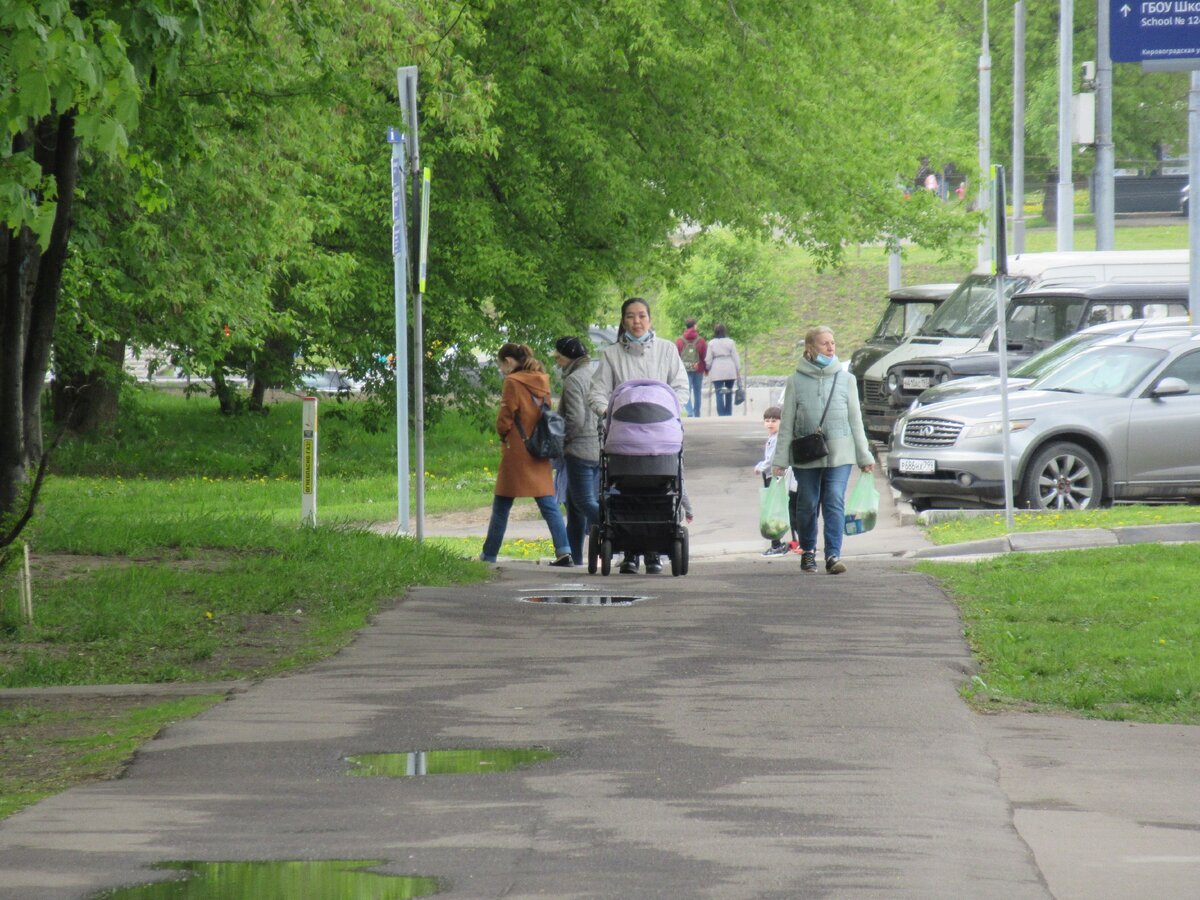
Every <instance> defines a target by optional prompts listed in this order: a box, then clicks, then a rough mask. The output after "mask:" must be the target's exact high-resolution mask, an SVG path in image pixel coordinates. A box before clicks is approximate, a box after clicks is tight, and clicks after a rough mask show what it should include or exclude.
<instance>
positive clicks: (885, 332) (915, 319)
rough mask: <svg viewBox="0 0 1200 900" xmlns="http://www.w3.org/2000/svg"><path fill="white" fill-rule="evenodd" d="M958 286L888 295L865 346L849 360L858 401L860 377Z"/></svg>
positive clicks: (912, 289) (927, 287)
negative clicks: (856, 383)
mask: <svg viewBox="0 0 1200 900" xmlns="http://www.w3.org/2000/svg"><path fill="white" fill-rule="evenodd" d="M956 287H958V285H957V284H914V285H911V286H909V287H902V288H897V289H896V290H894V291H889V292H888V295H887V297H888V305H887V308H886V309H885V310H884V311H883V315H882V316H880V318H879V324H877V325H876V326H875V331H874V332H873V333H872V334H871V336H870V337H869V338H868V339H867V342H866V343H865V344H864V345H863V346H861V347H859V348H858V349H857V350H855V351H854V355H853V356H851V357H850V366H849V368H850V374H852V375H853V376H854V377H855V378H857V379H858V399H859V402H860V403H861V402H862V399H863V374H864V373H865V372H866V371H867V369H869V368H871V366H873V365H875V363H876V362H878V361H879V360H881V359H883V357H885V356H887V355H888V354H889V353H891V352H892V351H893V350H895V349H896V348H897V347H899V346H900V342H901V341H903V340H904V339H905V338H906V337H908V336H909V335H910V334H913V333H914V332H915V331H916V330H917V329H918V328H920V327H921V324H922V323H923V322H924V321H925V320H926V319H928V318H929V317H930V315H932V314H933V311H934V310H935V309H937V308H938V304H940V303H941V302H942V301H943V300H945V299H946V298H947V297H949V296H950V294H951V293H953V291H954V289H955V288H956Z"/></svg>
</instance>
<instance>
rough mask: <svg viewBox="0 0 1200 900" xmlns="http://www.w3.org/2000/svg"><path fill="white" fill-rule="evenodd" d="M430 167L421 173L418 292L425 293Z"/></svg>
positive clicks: (427, 256) (427, 257)
mask: <svg viewBox="0 0 1200 900" xmlns="http://www.w3.org/2000/svg"><path fill="white" fill-rule="evenodd" d="M430 177H431V176H430V173H429V167H428V166H426V167H425V170H424V171H423V172H422V173H421V249H420V253H421V255H420V257H419V260H418V263H417V293H418V294H423V293H425V269H426V263H427V261H428V259H429V182H430Z"/></svg>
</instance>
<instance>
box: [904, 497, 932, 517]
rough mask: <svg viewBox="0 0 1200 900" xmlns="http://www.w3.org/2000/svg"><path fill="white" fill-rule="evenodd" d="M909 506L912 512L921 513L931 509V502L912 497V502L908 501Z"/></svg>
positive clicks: (922, 498)
mask: <svg viewBox="0 0 1200 900" xmlns="http://www.w3.org/2000/svg"><path fill="white" fill-rule="evenodd" d="M909 505H910V506H912V508H913V512H919V513H921V512H925V510H927V509H932V508H933V501H931V500H930V499H929V498H928V497H913V498H912V500H910V501H909Z"/></svg>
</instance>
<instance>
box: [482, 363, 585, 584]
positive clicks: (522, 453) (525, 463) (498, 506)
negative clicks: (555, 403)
mask: <svg viewBox="0 0 1200 900" xmlns="http://www.w3.org/2000/svg"><path fill="white" fill-rule="evenodd" d="M496 358H497V360H498V361H499V363H500V371H501V372H502V373H503V374H504V391H503V393H502V394H501V396H500V412H499V413H497V415H496V433H497V434H499V435H500V453H501V455H500V471H499V472H498V473H497V475H496V496H495V497H494V498H492V520H491V521H490V522H489V523H488V533H487V538H486V539H485V540H484V542H483V553H481V554H480V556H479V558H480V559H482V560H483V561H484V562H495V561H496V554H498V553H499V552H500V545H501V544H502V543H503V542H504V532H505V529H507V528H508V513H509V510H511V509H512V504H513V500H514V498H516V497H532V498H533V499H534V500H536V501H537V505H538V509H540V510H541V511H542V518H543V519H545V520H546V524H547V525H549V526H550V537H551V538H552V539H553V540H554V555H555V556H556V557H557V559H555V561H554V562H552V563H551V565H552V566H563V567H568V566H571V565H573V563H572V562H571V544H570V542H569V541H568V540H567V528H566V526H565V525H564V524H563V518H562V510H560V509H559V508H558V504H557V503H556V502H555V500H554V472H553V470H552V469H551V467H550V460H548V459H538V458H537V457H534V456H530V455H529V451H528V450H526V449H525V441H524V440H522V439H521V433H520V431H518V429H517V426H516V419H517V418H518V417H519V418H520V421H521V428H522V429H524V431H525V434H527V435H528V434H532V433H533V428H534V426H535V425H536V424H537V421H538V418H539V417H540V416H541V414H542V401H543V400H546V401H549V399H550V376H549V375H547V374H546V370H545V369H544V368H543V367H542V364H541V363H540V362H538V361H537V359H536V358H534V355H533V351H532V350H530V349H529V347H527V346H526V345H525V344H505V345H504V346H503V347H501V348H500V352H499V353H497V354H496Z"/></svg>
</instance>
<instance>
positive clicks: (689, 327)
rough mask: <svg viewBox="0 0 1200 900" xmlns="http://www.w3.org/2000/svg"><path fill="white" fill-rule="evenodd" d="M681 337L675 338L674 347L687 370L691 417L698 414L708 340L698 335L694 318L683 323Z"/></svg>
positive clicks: (688, 405)
mask: <svg viewBox="0 0 1200 900" xmlns="http://www.w3.org/2000/svg"><path fill="white" fill-rule="evenodd" d="M683 325H684V331H683V337H680V338H676V339H675V349H676V350H678V351H679V359H680V360H681V361H682V362H683V367H684V369H686V370H687V377H688V387H689V388H690V389H691V399H690V400H689V401H688V404H687V406H686V407H685V409H687V414H688V415H689V416H693V417H699V415H700V395H701V394H702V393H703V391H704V373H705V372H707V371H708V368H707V367H706V366H705V364H704V357H705V354H707V353H708V342H707V341H706V340H704V338H702V337H700V332H698V331H697V330H696V320H695V319H688V320H687V321H686V322H684V323H683Z"/></svg>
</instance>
